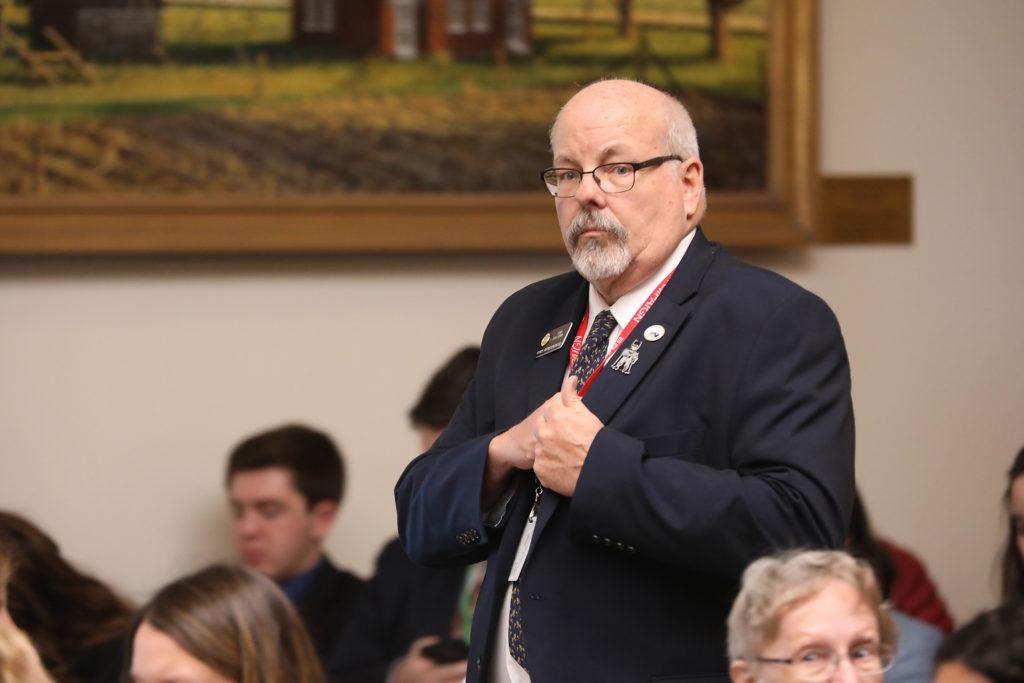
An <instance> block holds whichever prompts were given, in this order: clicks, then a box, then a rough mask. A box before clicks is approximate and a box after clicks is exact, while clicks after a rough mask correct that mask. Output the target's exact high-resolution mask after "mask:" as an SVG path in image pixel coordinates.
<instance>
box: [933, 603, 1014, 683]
mask: <svg viewBox="0 0 1024 683" xmlns="http://www.w3.org/2000/svg"><path fill="white" fill-rule="evenodd" d="M935 664H936V670H935V683H1021V681H1024V602H1014V603H1007V604H1004V605H1002V606H1001V607H997V608H996V609H994V610H991V611H989V612H983V613H982V614H979V615H978V616H977V617H975V618H974V619H972V620H971V621H969V622H967V623H966V624H964V625H963V626H961V627H960V628H959V629H957V630H956V632H955V633H953V635H951V636H949V637H948V638H947V639H946V641H945V642H944V643H943V644H942V647H940V648H939V652H938V655H937V656H936V658H935Z"/></svg>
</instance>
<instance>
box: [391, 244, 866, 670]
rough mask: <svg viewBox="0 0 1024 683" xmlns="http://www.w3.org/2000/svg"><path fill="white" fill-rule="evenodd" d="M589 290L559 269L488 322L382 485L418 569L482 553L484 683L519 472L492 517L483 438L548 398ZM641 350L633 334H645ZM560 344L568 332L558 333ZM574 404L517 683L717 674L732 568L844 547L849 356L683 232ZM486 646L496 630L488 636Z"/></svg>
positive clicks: (547, 509)
mask: <svg viewBox="0 0 1024 683" xmlns="http://www.w3.org/2000/svg"><path fill="white" fill-rule="evenodd" d="M587 291H588V290H587V283H586V282H585V281H584V280H583V279H582V278H581V277H580V276H579V275H578V274H576V273H569V274H565V275H561V276H558V277H554V278H551V279H548V280H544V281H542V282H538V283H535V284H533V285H530V286H529V287H526V288H525V289H523V290H521V291H520V292H518V293H516V294H514V295H512V296H511V297H509V299H507V300H506V301H505V303H504V304H503V305H502V306H501V307H500V308H499V309H498V311H497V312H496V313H495V315H494V317H493V318H492V320H491V322H490V324H489V326H488V328H487V331H486V332H485V334H484V338H483V343H482V354H481V357H480V365H479V369H478V371H477V375H476V381H475V384H474V385H473V387H471V389H470V391H469V392H468V393H467V395H466V398H465V399H464V401H463V404H462V406H461V407H460V408H459V411H458V412H457V413H456V416H455V418H454V419H453V421H452V423H451V425H450V426H449V428H448V430H447V431H445V432H444V434H442V435H441V437H440V439H438V441H437V442H436V443H435V445H434V447H433V448H432V449H431V450H430V451H428V452H427V453H425V454H424V455H422V456H420V457H419V458H417V459H416V460H415V461H413V462H412V463H411V464H410V465H409V467H408V468H407V469H406V471H405V472H404V473H403V474H402V477H401V479H400V480H399V482H398V485H397V486H396V489H395V495H396V501H397V504H398V522H399V530H400V532H401V537H402V542H403V544H404V546H405V548H406V550H407V551H408V552H409V554H410V556H411V557H413V558H414V559H416V560H418V561H421V562H424V563H436V564H459V563H468V562H476V561H478V560H481V559H484V558H487V560H488V571H487V577H486V578H485V580H484V585H483V588H482V591H481V594H480V598H479V601H478V602H477V610H476V615H475V618H474V623H473V634H472V645H471V653H470V660H469V662H470V663H469V679H468V680H469V681H470V682H472V681H478V680H487V674H488V672H489V671H490V667H491V662H490V661H489V658H490V654H491V652H492V651H493V642H492V641H493V639H494V635H495V626H496V624H497V622H498V616H499V611H500V606H501V602H502V600H503V598H504V595H505V590H506V587H507V578H508V575H509V569H510V566H511V563H512V560H513V557H514V555H515V551H516V546H517V544H518V542H519V538H520V534H521V532H522V529H523V527H524V525H525V521H526V516H527V513H528V511H529V508H530V504H531V501H532V498H533V490H534V480H533V476H532V473H531V472H519V473H518V474H517V476H516V478H515V480H514V485H515V491H516V493H515V496H514V497H513V499H512V500H511V502H510V503H509V507H508V508H507V509H506V514H505V515H504V517H503V518H502V519H501V521H500V522H498V523H497V525H496V526H494V527H489V526H487V525H485V523H484V519H483V515H482V514H481V510H480V498H481V491H482V486H483V476H484V471H485V467H486V463H487V448H488V444H489V442H490V440H491V439H492V438H493V437H494V436H495V435H496V434H498V433H500V432H502V431H504V430H506V429H508V428H510V427H512V426H513V425H515V424H517V423H518V422H520V421H521V420H522V419H523V418H525V417H526V416H527V415H529V414H530V413H531V411H533V410H534V408H536V407H537V406H538V405H540V404H541V403H542V402H544V401H545V400H546V399H548V398H549V397H551V396H552V395H554V394H555V393H556V392H557V391H558V390H559V386H560V384H561V382H562V378H563V375H564V373H565V369H566V367H567V362H568V350H569V349H568V347H569V343H568V342H567V343H566V344H565V346H564V347H563V348H562V349H561V350H560V351H558V352H556V353H552V354H550V355H545V356H541V357H539V358H537V357H535V354H536V352H537V350H538V349H539V348H540V340H541V338H542V337H543V336H544V334H545V333H546V332H548V331H549V330H552V329H554V328H556V327H558V326H560V325H562V324H564V323H567V322H570V321H571V322H572V323H573V327H572V329H573V330H575V326H576V325H578V324H579V321H580V319H581V317H582V315H583V312H584V310H585V308H586V305H587ZM655 324H659V325H662V326H663V327H664V328H665V335H664V337H663V338H661V339H659V340H657V341H650V340H646V339H645V338H644V331H645V330H646V329H647V328H648V327H649V326H652V325H655ZM569 337H570V341H571V337H572V334H571V333H570V335H569ZM633 341H639V342H640V343H641V346H640V348H639V360H637V361H636V363H635V365H633V367H632V369H631V372H630V373H629V374H624V373H622V372H617V371H615V370H613V369H611V368H610V367H606V368H605V369H604V371H603V372H602V373H601V374H600V375H599V376H598V378H597V380H596V381H595V382H594V384H593V386H592V387H591V389H590V391H589V393H587V394H586V397H585V399H584V403H585V404H586V405H587V407H588V408H589V409H590V410H591V411H592V412H593V413H594V414H595V415H596V416H597V417H598V418H599V419H600V420H601V422H602V423H603V424H604V425H605V427H604V428H603V429H601V430H600V432H599V433H598V435H597V437H596V438H595V440H594V442H593V444H592V445H591V447H590V450H589V452H588V454H587V458H586V461H585V463H584V465H583V469H582V471H581V473H580V476H579V479H578V482H577V486H576V490H575V494H574V496H573V497H572V498H571V499H567V498H563V497H561V496H559V495H557V494H555V493H553V492H551V491H546V492H545V493H544V494H543V496H542V498H541V504H540V506H539V511H538V521H537V528H536V532H535V534H534V537H533V543H532V546H531V550H530V555H529V559H528V560H527V562H526V565H525V567H524V568H523V571H522V574H521V576H520V582H519V585H520V595H521V596H522V617H523V624H524V638H525V644H526V662H527V669H528V670H529V671H530V674H531V678H532V681H533V683H549V682H558V681H588V683H594V682H598V681H609V682H612V681H614V682H616V683H619V682H622V681H630V682H632V681H648V680H658V681H673V680H686V681H689V682H690V683H696V682H699V681H725V680H727V662H726V660H725V654H724V643H725V618H726V614H727V612H728V609H729V606H730V604H731V601H732V599H733V596H734V594H735V591H736V590H737V588H738V581H739V576H740V574H741V573H742V571H743V569H744V568H745V567H746V565H747V564H748V563H749V562H750V561H751V560H753V559H754V558H756V557H758V556H759V555H761V554H763V553H766V552H769V551H771V550H775V549H779V548H787V547H795V546H805V547H806V546H831V547H838V546H840V545H841V544H842V540H843V536H844V531H845V528H846V524H847V520H848V517H849V511H850V506H851V504H852V499H853V413H852V406H851V399H850V378H849V366H848V362H847V357H846V351H845V349H844V346H843V341H842V336H841V334H840V331H839V326H838V323H837V322H836V320H835V317H834V316H833V314H832V312H831V311H830V310H829V308H828V306H826V305H825V303H824V302H822V301H821V300H820V299H819V298H817V297H816V296H814V295H812V294H810V293H808V292H806V291H805V290H803V289H801V288H799V287H798V286H796V285H794V284H793V283H791V282H789V281H788V280H786V279H784V278H782V277H780V276H778V275H775V274H773V273H770V272H768V271H765V270H761V269H759V268H754V267H752V266H749V265H746V264H744V263H742V262H740V261H738V260H736V259H735V258H733V257H732V256H731V255H729V254H728V253H726V252H725V251H724V250H722V249H721V248H720V247H719V246H718V245H716V244H714V243H711V242H708V241H707V240H706V239H705V238H704V236H703V235H702V234H701V233H700V231H699V230H698V232H697V234H696V235H695V236H694V239H693V242H692V243H691V244H690V246H689V249H688V250H687V252H686V255H685V256H684V258H683V260H682V262H681V264H680V265H679V267H678V268H677V269H676V273H675V275H674V277H673V278H672V280H671V281H670V282H669V284H668V286H667V287H666V288H665V290H664V292H663V293H662V295H661V297H660V298H659V299H658V301H657V303H656V304H655V305H654V306H653V308H652V309H651V310H650V312H649V313H648V314H647V316H646V317H645V318H644V319H643V321H642V322H641V323H640V324H639V325H638V326H637V328H636V330H635V331H634V333H633V334H632V335H631V337H630V338H629V339H627V340H626V341H625V342H624V344H623V348H627V347H629V346H630V345H631V344H632V343H633ZM501 637H504V634H502V636H501Z"/></svg>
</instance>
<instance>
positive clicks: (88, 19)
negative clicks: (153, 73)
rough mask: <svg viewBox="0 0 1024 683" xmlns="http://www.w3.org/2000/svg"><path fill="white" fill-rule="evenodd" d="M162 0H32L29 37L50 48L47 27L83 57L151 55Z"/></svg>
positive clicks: (34, 44) (34, 43)
mask: <svg viewBox="0 0 1024 683" xmlns="http://www.w3.org/2000/svg"><path fill="white" fill-rule="evenodd" d="M162 5H163V0H31V3H30V5H29V40H30V41H31V44H32V47H33V48H35V49H37V50H40V49H42V50H52V49H53V48H54V47H61V46H60V45H54V41H53V40H52V39H51V38H50V37H48V36H47V30H49V31H55V32H56V33H57V34H59V36H60V38H62V39H63V40H64V41H66V42H67V43H69V44H70V45H72V46H74V47H75V48H77V49H78V50H79V51H80V52H81V53H82V54H84V55H85V56H86V57H151V56H152V55H153V50H154V49H155V48H156V46H157V45H158V44H159V41H160V9H161V7H162Z"/></svg>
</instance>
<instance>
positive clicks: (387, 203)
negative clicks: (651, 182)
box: [0, 0, 820, 255]
mask: <svg viewBox="0 0 1024 683" xmlns="http://www.w3.org/2000/svg"><path fill="white" fill-rule="evenodd" d="M817 10H818V7H817V0H773V1H772V2H770V3H769V5H768V35H769V48H768V60H767V61H768V64H767V67H766V68H767V72H768V78H767V80H768V92H769V95H768V102H767V110H768V148H767V155H766V156H767V160H768V161H767V168H766V178H767V188H766V189H765V190H764V191H744V192H720V193H712V194H711V196H710V197H709V203H710V205H709V211H708V215H707V218H706V221H705V224H704V227H705V229H706V230H707V232H708V233H709V235H710V236H711V237H712V238H714V239H716V240H718V241H721V242H723V243H725V244H727V245H729V246H731V247H758V248H761V247H768V248H778V247H788V246H796V245H800V244H805V243H807V242H809V241H812V240H813V239H814V238H815V226H816V221H817V214H818V199H819V182H820V179H819V176H818V163H817V158H818V157H817V153H818V152H817V132H818V131H817V126H818V111H817V21H818V14H817ZM698 132H699V131H698ZM561 249H563V246H562V243H561V238H560V236H559V233H558V230H557V229H556V224H555V216H554V211H553V207H552V200H551V198H550V197H547V196H545V194H544V193H543V191H542V190H540V189H538V191H537V192H535V193H533V192H531V193H512V192H503V193H481V194H443V193H406V194H360V195H353V194H346V195H328V196H313V197H309V196H304V197H287V198H280V197H274V198H259V197H218V196H209V197H205V196H203V197H191V196H190V197H187V198H184V197H181V198H179V197H173V196H165V197H156V196H154V197H143V196H116V195H115V196H69V197H60V196H48V197H45V198H27V197H26V198H22V197H17V198H12V197H4V198H0V254H3V255H21V254H24V255H28V254H36V255H46V254H302V253H430V252H503V251H514V252H520V253H522V252H554V251H560V250H561Z"/></svg>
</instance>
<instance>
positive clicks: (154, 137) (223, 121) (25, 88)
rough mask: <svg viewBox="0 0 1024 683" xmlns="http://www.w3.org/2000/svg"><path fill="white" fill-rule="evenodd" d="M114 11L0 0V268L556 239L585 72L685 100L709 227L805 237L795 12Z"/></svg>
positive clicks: (800, 53)
mask: <svg viewBox="0 0 1024 683" xmlns="http://www.w3.org/2000/svg"><path fill="white" fill-rule="evenodd" d="M122 4H123V6H122V7H119V6H117V5H118V3H117V2H116V1H112V0H103V1H102V2H99V1H98V0H95V1H93V2H90V1H89V0H72V1H71V2H67V1H64V0H62V1H61V2H45V1H44V0H32V1H31V2H27V1H26V2H19V1H16V0H0V7H2V8H3V9H2V13H0V254H8V255H12V254H135V253H162V254H216V253H222V254H246V253H331V252H338V253H342V252H346V253H358V252H367V253H369V252H431V251H463V252H472V251H509V250H511V251H518V252H530V251H553V250H560V249H562V245H561V240H560V237H559V235H558V230H557V229H556V224H555V217H554V210H553V200H552V198H551V197H550V196H549V195H548V194H547V193H546V192H545V190H544V188H543V186H542V184H541V182H540V180H539V177H538V172H539V170H540V169H542V168H544V167H545V166H547V165H549V162H550V152H549V150H548V144H547V132H548V127H549V126H550V123H551V121H552V119H553V117H554V115H555V114H556V113H557V111H558V108H559V106H560V105H561V103H562V102H564V101H565V99H567V98H568V97H569V96H570V95H571V93H572V92H573V91H574V90H575V89H577V88H578V87H579V86H580V85H581V84H585V83H587V82H590V81H592V80H596V79H598V78H604V77H627V78H638V79H640V80H643V81H645V82H649V83H651V84H653V85H655V86H657V87H660V88H662V89H665V90H668V91H670V92H672V93H674V94H676V95H677V96H679V97H680V99H681V100H682V101H683V102H684V103H685V104H686V105H687V106H688V108H689V109H690V111H691V114H692V116H693V118H694V121H695V124H696V127H697V131H698V136H699V138H700V143H701V156H702V158H703V160H704V163H705V167H706V173H707V184H708V193H709V203H710V207H709V211H708V216H707V218H706V221H705V224H704V225H705V228H706V230H707V231H708V232H709V234H710V235H711V236H712V237H714V238H715V239H718V240H720V241H723V242H725V243H727V244H729V245H731V246H755V247H773V246H788V245H796V244H801V243H805V242H807V241H808V240H810V239H812V238H813V237H814V226H815V225H816V211H817V199H818V183H819V180H818V171H817V149H816V140H817V111H816V36H817V30H816V27H817V15H816V10H817V7H816V0H785V1H783V0H151V1H150V2H146V1H145V0H141V1H140V0H130V1H129V0H124V2H123V3H122ZM54 8H56V9H54Z"/></svg>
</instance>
